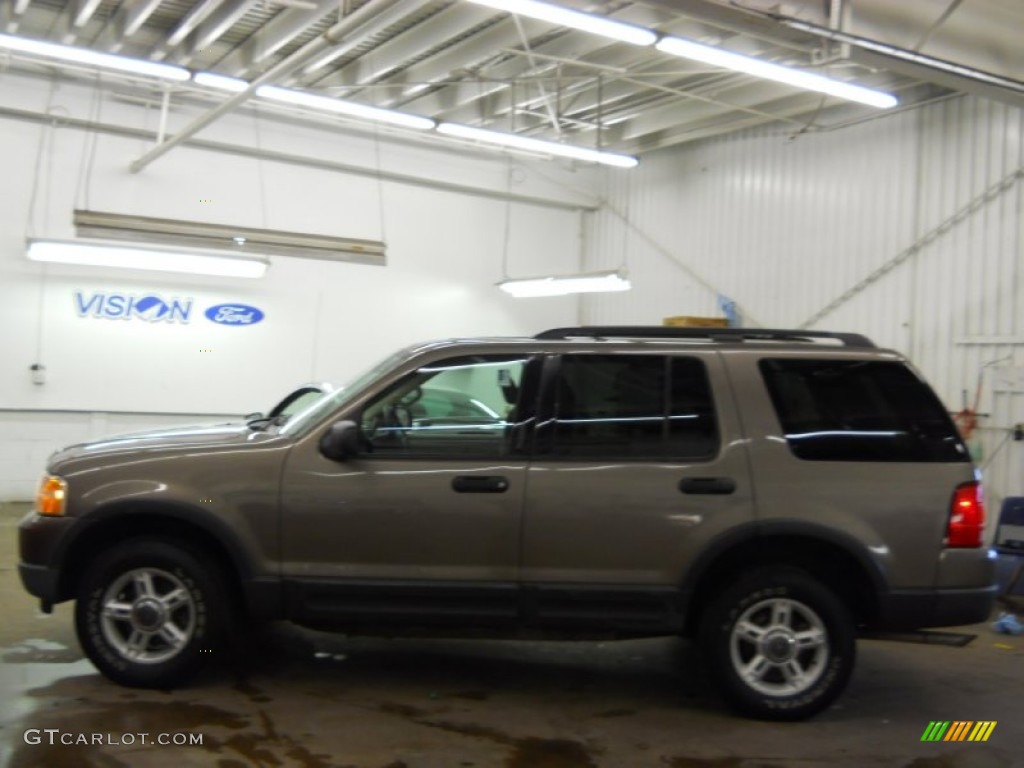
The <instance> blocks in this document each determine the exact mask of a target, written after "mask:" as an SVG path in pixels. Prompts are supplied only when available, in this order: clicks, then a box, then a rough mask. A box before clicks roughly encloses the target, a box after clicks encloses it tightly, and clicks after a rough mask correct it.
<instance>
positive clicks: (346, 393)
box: [280, 347, 413, 435]
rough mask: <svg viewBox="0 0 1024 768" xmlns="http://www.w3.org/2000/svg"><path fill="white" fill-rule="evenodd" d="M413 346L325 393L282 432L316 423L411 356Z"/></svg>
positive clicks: (294, 418) (293, 419)
mask: <svg viewBox="0 0 1024 768" xmlns="http://www.w3.org/2000/svg"><path fill="white" fill-rule="evenodd" d="M412 349H413V348H412V347H408V348H406V349H401V350H399V351H398V352H395V353H394V354H393V355H390V356H389V357H387V358H385V359H384V360H383V361H382V362H380V363H378V364H377V365H375V366H373V367H372V368H370V369H369V370H368V371H365V372H364V373H362V374H361V375H359V376H357V377H356V378H355V379H353V380H352V381H350V382H349V383H348V384H345V385H344V386H342V387H338V389H336V390H335V391H334V392H332V393H330V394H329V395H325V396H324V397H323V398H321V399H319V400H317V401H316V402H314V403H312V404H311V405H309V407H308V408H306V409H305V410H302V411H299V412H298V413H296V414H295V415H294V416H292V417H291V418H289V419H288V422H287V423H286V424H285V425H284V426H282V427H281V429H280V434H282V435H295V434H298V433H299V432H301V431H302V430H304V429H305V428H306V427H307V426H309V425H310V424H314V423H316V422H317V421H319V420H320V419H321V418H323V417H324V416H326V415H327V414H328V413H330V412H332V411H335V410H337V409H338V408H339V407H340V406H341V405H342V404H344V403H345V401H347V400H348V399H350V398H351V397H353V396H355V395H358V394H359V393H360V392H361V391H362V390H363V389H364V388H366V386H367V385H369V384H371V383H372V382H374V381H376V380H377V379H378V378H379V377H380V376H382V375H383V374H384V373H386V372H387V371H389V370H391V369H392V368H394V367H395V366H396V365H399V364H400V363H401V362H403V361H404V360H407V359H408V358H409V355H410V354H411V353H412Z"/></svg>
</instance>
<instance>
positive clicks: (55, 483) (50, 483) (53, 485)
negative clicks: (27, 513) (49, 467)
mask: <svg viewBox="0 0 1024 768" xmlns="http://www.w3.org/2000/svg"><path fill="white" fill-rule="evenodd" d="M67 497H68V484H67V483H66V482H65V481H64V480H62V479H61V478H59V477H57V476H56V475H43V479H42V480H41V481H40V482H39V492H38V493H37V494H36V512H38V513H39V514H40V515H46V516H47V517H60V516H61V515H63V514H64V506H65V504H66V503H67Z"/></svg>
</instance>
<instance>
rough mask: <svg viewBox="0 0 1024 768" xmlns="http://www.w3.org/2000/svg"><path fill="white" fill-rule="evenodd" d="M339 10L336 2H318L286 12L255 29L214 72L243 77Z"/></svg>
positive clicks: (221, 61) (218, 63)
mask: <svg viewBox="0 0 1024 768" xmlns="http://www.w3.org/2000/svg"><path fill="white" fill-rule="evenodd" d="M336 10H338V0H320V1H319V2H318V3H317V4H316V6H315V7H314V8H288V9H286V10H284V11H282V12H281V13H279V14H277V15H276V16H275V17H274V18H273V19H271V20H270V21H269V22H268V23H266V24H264V25H263V26H262V27H260V28H259V29H257V30H256V31H255V32H254V33H253V34H252V35H251V36H250V37H249V39H248V40H246V41H245V42H244V43H242V44H241V45H239V46H238V47H237V48H235V49H234V50H233V51H231V53H229V54H228V55H227V56H225V57H224V58H223V59H221V60H220V61H219V62H217V65H216V67H215V69H216V71H217V72H218V73H219V74H222V75H229V76H231V77H244V76H246V75H248V74H251V73H252V72H253V71H255V70H257V69H259V65H260V64H261V63H263V62H264V61H266V60H267V59H268V58H269V57H270V56H273V55H274V54H275V53H276V52H277V51H278V50H280V49H281V48H282V47H283V46H285V45H287V44H288V43H289V42H291V41H292V40H294V39H295V38H296V37H298V36H299V35H300V34H301V33H302V32H303V31H305V30H306V29H307V28H308V27H310V26H312V25H313V24H316V23H317V22H318V21H320V19H322V18H323V17H324V16H327V15H328V14H330V13H333V12H334V11H336Z"/></svg>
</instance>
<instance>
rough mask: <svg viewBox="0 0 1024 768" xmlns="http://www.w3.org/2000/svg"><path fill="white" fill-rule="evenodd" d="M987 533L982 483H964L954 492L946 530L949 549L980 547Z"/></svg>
mask: <svg viewBox="0 0 1024 768" xmlns="http://www.w3.org/2000/svg"><path fill="white" fill-rule="evenodd" d="M984 532H985V505H984V504H983V503H982V501H981V483H964V484H963V485H960V486H957V489H956V491H954V492H953V502H952V504H951V506H950V510H949V525H948V526H947V528H946V546H947V547H980V546H981V538H982V535H983V534H984Z"/></svg>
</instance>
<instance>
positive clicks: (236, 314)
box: [203, 304, 263, 325]
mask: <svg viewBox="0 0 1024 768" xmlns="http://www.w3.org/2000/svg"><path fill="white" fill-rule="evenodd" d="M203 314H205V315H206V319H207V320H212V321H213V322H215V323H220V324H221V325H255V324H256V323H258V322H259V321H260V320H262V319H263V310H260V309H256V307H250V306H249V305H248V304H215V305H214V306H212V307H210V308H209V309H208V310H206V312H204V313H203Z"/></svg>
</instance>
